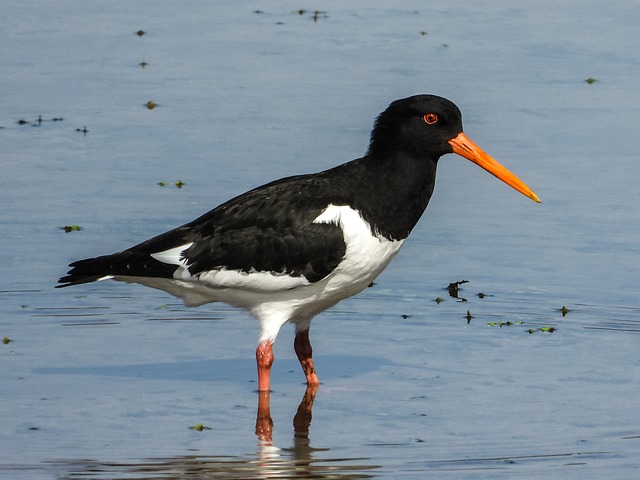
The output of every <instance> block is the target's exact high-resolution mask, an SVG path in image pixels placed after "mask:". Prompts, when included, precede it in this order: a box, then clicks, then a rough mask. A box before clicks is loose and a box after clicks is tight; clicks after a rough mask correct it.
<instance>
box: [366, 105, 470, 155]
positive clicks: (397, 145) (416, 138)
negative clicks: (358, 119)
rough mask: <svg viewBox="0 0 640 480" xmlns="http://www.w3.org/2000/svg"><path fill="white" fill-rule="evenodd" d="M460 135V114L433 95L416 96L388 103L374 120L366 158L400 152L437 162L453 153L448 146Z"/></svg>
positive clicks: (453, 106)
mask: <svg viewBox="0 0 640 480" xmlns="http://www.w3.org/2000/svg"><path fill="white" fill-rule="evenodd" d="M460 132H462V114H461V113H460V109H458V107H456V105H455V104H454V103H453V102H450V101H449V100H447V99H446V98H442V97H438V96H436V95H415V96H413V97H408V98H403V99H401V100H396V101H395V102H393V103H391V105H389V107H388V108H387V109H386V110H385V111H384V112H382V113H381V114H380V116H379V117H378V118H377V119H376V122H375V125H374V128H373V132H372V133H371V142H370V144H369V152H368V156H371V157H375V158H388V157H389V156H391V155H393V154H394V153H399V152H403V153H406V154H410V155H411V156H416V157H426V158H430V159H432V160H434V161H435V160H437V159H438V158H440V157H441V156H442V155H444V154H446V153H451V152H453V149H452V147H451V145H450V144H449V143H448V142H449V141H450V140H451V139H453V138H455V137H456V136H457V135H458V134H459V133H460Z"/></svg>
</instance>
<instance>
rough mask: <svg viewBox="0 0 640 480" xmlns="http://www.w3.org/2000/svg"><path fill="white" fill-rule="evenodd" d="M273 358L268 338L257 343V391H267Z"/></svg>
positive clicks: (271, 345) (271, 346)
mask: <svg viewBox="0 0 640 480" xmlns="http://www.w3.org/2000/svg"><path fill="white" fill-rule="evenodd" d="M273 359H274V356H273V344H272V343H271V342H270V341H269V340H267V341H266V342H261V343H260V344H258V348H257V349H256V361H257V363H258V391H260V392H268V391H269V387H270V384H271V365H273Z"/></svg>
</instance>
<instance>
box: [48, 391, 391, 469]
mask: <svg viewBox="0 0 640 480" xmlns="http://www.w3.org/2000/svg"><path fill="white" fill-rule="evenodd" d="M317 391H318V387H317V386H312V387H307V389H306V391H305V393H304V396H303V397H302V401H301V402H300V405H299V406H298V409H297V411H296V413H295V415H294V417H293V446H292V447H291V448H278V447H277V446H274V445H273V421H272V419H271V408H270V401H269V400H270V398H269V393H268V392H259V393H258V411H257V415H256V429H255V431H256V435H257V437H258V451H257V452H256V453H255V454H249V455H242V456H213V455H212V456H199V455H185V456H177V457H172V458H160V459H148V460H142V461H140V462H127V463H118V462H95V461H87V460H81V461H75V462H74V461H70V462H60V463H59V464H58V465H57V467H59V468H62V469H63V470H66V471H67V476H66V477H64V478H76V477H77V478H81V477H84V475H91V476H92V478H101V479H102V478H116V477H117V478H120V477H123V476H125V477H126V478H128V479H132V480H136V479H138V480H142V479H149V478H155V479H163V478H166V479H169V478H170V479H187V478H189V479H193V478H198V479H205V480H206V479H218V478H219V479H223V478H224V479H226V478H237V479H262V478H291V479H304V478H314V479H360V478H373V477H374V475H373V470H375V469H377V468H379V466H377V465H370V464H367V463H366V461H367V460H368V459H366V458H344V457H340V458H331V456H330V455H328V454H327V453H326V452H329V451H330V449H329V448H314V447H312V446H311V440H310V435H309V426H310V425H311V418H312V408H313V402H314V400H315V397H316V393H317ZM318 452H323V454H322V455H321V456H318V457H316V456H315V454H316V453H318Z"/></svg>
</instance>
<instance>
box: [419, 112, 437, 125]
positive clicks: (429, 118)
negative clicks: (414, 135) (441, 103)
mask: <svg viewBox="0 0 640 480" xmlns="http://www.w3.org/2000/svg"><path fill="white" fill-rule="evenodd" d="M422 118H423V119H424V121H425V122H426V123H427V124H429V125H433V124H434V123H436V122H437V121H438V115H436V114H435V113H427V114H426V115H425V116H424V117H422Z"/></svg>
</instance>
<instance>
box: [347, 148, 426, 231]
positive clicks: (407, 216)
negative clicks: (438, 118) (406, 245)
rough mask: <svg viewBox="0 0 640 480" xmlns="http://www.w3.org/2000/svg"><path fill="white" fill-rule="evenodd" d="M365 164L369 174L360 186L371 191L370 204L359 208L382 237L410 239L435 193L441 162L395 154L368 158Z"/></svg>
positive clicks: (403, 153)
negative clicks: (437, 167)
mask: <svg viewBox="0 0 640 480" xmlns="http://www.w3.org/2000/svg"><path fill="white" fill-rule="evenodd" d="M361 162H362V163H363V166H366V168H364V169H363V171H364V172H366V173H365V174H363V175H362V177H361V182H359V184H360V188H362V189H366V190H367V191H368V195H366V197H368V201H367V202H366V204H363V205H358V209H359V210H360V211H361V212H362V215H363V217H364V218H365V220H367V221H368V222H369V223H370V224H371V225H372V226H373V227H374V228H375V229H376V230H377V232H378V233H379V234H381V235H383V236H385V237H386V238H389V239H393V240H401V239H404V238H406V237H407V236H408V235H409V233H410V232H411V230H412V229H413V227H414V226H415V225H416V223H418V220H420V217H421V216H422V214H423V212H424V210H425V209H426V208H427V205H428V203H429V199H430V198H431V194H432V193H433V189H434V186H435V179H436V166H437V159H429V158H424V157H421V158H417V157H415V156H412V155H409V154H407V153H405V152H395V153H394V154H392V155H390V156H388V157H387V158H380V157H371V156H366V157H364V158H362V159H361Z"/></svg>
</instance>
